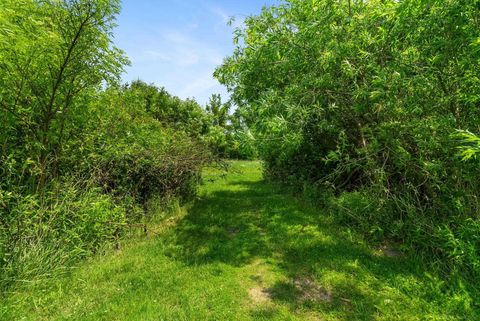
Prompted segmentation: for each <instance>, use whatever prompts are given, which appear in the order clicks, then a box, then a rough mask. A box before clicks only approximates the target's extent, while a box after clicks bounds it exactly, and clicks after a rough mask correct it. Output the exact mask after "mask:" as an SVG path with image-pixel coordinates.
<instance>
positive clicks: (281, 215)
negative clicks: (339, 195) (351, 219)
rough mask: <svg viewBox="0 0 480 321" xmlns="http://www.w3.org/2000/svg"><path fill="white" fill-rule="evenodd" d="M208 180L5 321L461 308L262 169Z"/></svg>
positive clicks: (26, 295) (441, 314) (341, 316)
mask: <svg viewBox="0 0 480 321" xmlns="http://www.w3.org/2000/svg"><path fill="white" fill-rule="evenodd" d="M205 181H206V184H205V185H203V186H202V188H201V191H200V196H199V199H198V200H197V201H196V202H195V203H194V204H193V205H192V206H191V207H190V208H189V209H188V210H186V211H185V212H184V213H183V214H182V215H179V216H178V217H175V218H172V219H170V220H169V221H168V222H166V223H165V224H164V225H162V226H161V227H159V228H158V234H154V235H153V234H152V235H150V236H149V237H144V238H142V239H140V240H136V241H134V242H133V244H130V245H127V246H124V247H123V248H122V250H120V251H117V252H115V253H112V254H110V255H106V256H102V257H97V258H95V259H94V260H91V261H90V262H86V263H85V264H83V265H82V266H80V267H79V268H78V269H76V270H74V272H72V273H71V275H69V276H67V277H64V278H63V279H60V280H54V281H50V282H48V284H45V283H42V284H40V285H32V286H31V288H30V289H27V290H25V291H23V292H20V293H17V294H15V295H14V296H12V297H11V298H10V299H9V300H8V302H4V306H3V310H2V312H3V315H4V318H3V320H92V321H93V320H95V321H97V320H108V321H111V320H152V321H153V320H157V321H158V320H168V321H170V320H185V321H191V320H451V319H460V318H461V317H460V315H461V313H462V311H461V309H460V308H459V307H458V306H460V305H461V302H455V300H454V298H453V299H449V298H447V297H444V296H442V294H441V293H440V291H439V290H436V289H435V288H434V286H431V284H432V282H431V280H429V279H428V278H426V277H424V276H423V275H425V274H424V272H422V271H418V270H419V268H414V267H418V266H419V265H418V264H415V262H412V261H410V260H408V259H405V258H401V257H388V256H385V255H383V254H382V253H381V252H380V251H375V250H372V249H370V248H368V247H367V246H366V245H365V244H363V243H362V242H361V241H360V239H359V238H357V237H356V236H355V235H353V234H351V233H348V232H346V231H344V230H343V229H341V228H340V227H338V226H336V225H334V224H333V223H331V222H330V221H329V219H328V216H327V215H323V214H324V213H322V212H321V210H316V209H313V208H310V207H308V206H307V205H305V204H303V203H302V202H301V201H300V200H296V199H295V198H293V197H292V196H289V195H288V194H285V193H282V192H281V190H280V189H279V188H278V187H276V186H274V185H270V184H268V183H266V182H264V181H262V180H261V168H260V164H259V163H256V162H235V163H233V168H232V170H231V171H230V172H229V173H228V175H222V174H221V173H220V172H219V171H216V170H209V171H207V173H206V174H205ZM447 302H448V303H447ZM455 311H458V312H457V313H458V315H455ZM0 319H1V318H0Z"/></svg>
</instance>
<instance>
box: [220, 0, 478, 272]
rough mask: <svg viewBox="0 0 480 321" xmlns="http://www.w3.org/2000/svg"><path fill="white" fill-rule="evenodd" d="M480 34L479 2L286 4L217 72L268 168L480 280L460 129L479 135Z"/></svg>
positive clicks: (258, 24) (261, 20) (379, 232)
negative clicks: (461, 149)
mask: <svg viewBox="0 0 480 321" xmlns="http://www.w3.org/2000/svg"><path fill="white" fill-rule="evenodd" d="M479 30H480V1H478V0H402V1H395V0H369V1H362V0H356V1H355V0H312V1H300V0H288V1H285V2H284V3H283V4H281V5H278V6H276V7H269V8H265V9H264V10H263V11H262V13H261V14H259V15H257V16H252V17H249V18H247V19H246V21H245V28H243V29H238V30H237V31H236V35H235V43H236V44H237V46H236V50H235V52H234V54H233V55H232V56H230V57H229V58H227V59H226V60H225V62H224V64H223V65H222V66H221V67H219V68H218V69H217V71H216V76H217V78H218V79H219V80H220V81H221V82H222V83H223V84H225V85H227V86H228V87H229V90H230V91H231V92H232V94H233V99H234V102H235V103H236V104H237V105H238V106H239V109H240V110H241V111H242V113H243V114H244V115H245V120H246V122H247V124H248V125H249V127H250V128H251V130H252V131H253V132H254V135H255V137H256V141H257V142H258V148H259V153H260V157H261V158H262V159H263V160H264V161H265V164H266V174H267V176H269V177H271V178H274V179H277V180H280V181H283V182H285V183H288V184H292V185H294V186H298V187H300V188H303V189H304V190H305V191H306V192H308V193H309V194H310V195H311V196H312V197H314V198H316V199H317V200H318V201H321V202H323V203H324V205H328V206H330V207H331V209H332V213H334V215H336V217H337V218H338V219H339V220H340V221H342V222H344V223H346V224H349V225H351V226H355V227H357V228H359V229H360V230H362V231H364V232H365V233H366V234H367V235H368V236H370V237H371V238H373V239H376V240H384V239H389V240H390V241H392V240H394V241H397V242H398V243H400V244H402V246H403V247H404V248H405V249H414V250H416V251H417V253H423V254H426V255H428V256H429V257H430V258H432V257H433V258H435V260H434V262H436V263H437V264H438V266H439V267H440V268H442V269H444V270H445V271H450V272H451V271H453V272H461V274H462V275H463V276H466V277H467V278H468V279H469V280H477V281H478V280H479V277H480V259H479V258H480V217H479V215H480V214H479V213H480V212H479V205H480V204H479V196H480V194H479V191H480V186H479V180H478V175H479V168H480V167H479V165H478V163H476V162H464V161H463V160H462V159H461V157H459V155H458V149H457V147H456V146H457V145H458V144H459V142H458V140H457V139H456V138H455V136H457V135H456V131H457V130H458V129H464V130H469V131H471V132H478V131H479V120H480V112H479V107H480V38H479V37H480V34H479ZM452 135H453V136H452ZM325 195H331V196H330V197H325Z"/></svg>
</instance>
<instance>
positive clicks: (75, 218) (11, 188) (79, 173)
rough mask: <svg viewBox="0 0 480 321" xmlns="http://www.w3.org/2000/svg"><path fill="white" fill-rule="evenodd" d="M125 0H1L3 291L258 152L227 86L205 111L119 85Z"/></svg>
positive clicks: (108, 238)
mask: <svg viewBox="0 0 480 321" xmlns="http://www.w3.org/2000/svg"><path fill="white" fill-rule="evenodd" d="M119 2H120V1H118V0H62V1H56V0H55V1H54V0H52V1H50V0H45V1H36V0H21V1H18V0H2V1H1V2H0V290H5V289H7V287H9V286H11V285H12V284H13V283H15V282H25V281H30V280H33V279H35V278H37V277H42V276H46V275H52V273H53V272H54V271H58V270H61V269H64V268H65V267H66V266H68V265H70V264H71V263H72V262H75V261H77V260H79V259H81V258H83V257H86V256H88V255H90V254H92V253H95V252H97V251H99V250H101V249H102V247H104V246H105V245H108V244H115V243H117V242H118V240H119V239H120V238H121V237H122V235H124V234H125V233H126V232H127V231H128V230H129V229H130V228H131V227H132V226H134V227H135V226H139V223H142V224H143V223H145V222H146V221H147V220H148V219H149V215H151V213H152V212H153V210H150V208H157V207H158V206H159V205H158V204H165V203H167V200H168V199H171V198H174V199H179V198H180V199H188V198H189V197H191V196H192V195H193V194H194V192H195V189H196V185H197V183H198V180H199V175H200V170H201V168H202V167H203V166H204V165H206V164H208V163H209V162H211V161H212V160H214V159H218V158H219V157H229V156H230V155H232V156H237V157H251V156H253V154H251V153H250V154H249V153H248V152H247V153H243V152H242V151H241V150H243V149H242V147H240V148H238V146H244V145H245V144H243V145H241V144H239V143H238V142H241V141H242V137H249V135H247V134H246V133H247V131H246V130H245V129H244V125H243V121H241V118H239V117H233V116H230V115H229V114H228V107H226V106H228V105H227V104H223V103H222V102H221V100H220V99H219V97H218V96H215V97H214V98H212V101H211V103H210V104H209V105H208V106H209V111H207V110H205V109H203V108H201V106H200V105H199V104H198V103H196V102H195V101H194V100H181V99H179V98H177V97H175V96H172V95H170V94H169V93H167V92H166V91H165V90H164V89H162V88H157V87H155V86H153V85H147V84H145V83H143V82H141V81H137V82H133V83H131V84H128V85H120V84H119V77H120V74H121V72H122V71H123V67H124V66H125V64H127V63H128V60H127V58H126V57H125V55H124V54H123V52H122V51H121V50H119V49H118V48H115V47H114V46H113V44H112V37H111V34H112V28H113V27H114V22H115V16H116V15H117V14H118V12H119V10H120V3H119ZM230 119H231V120H230ZM235 120H238V121H237V123H238V126H235V125H234V124H235ZM244 133H245V134H244ZM237 143H238V144H237ZM247 143H248V140H247ZM235 146H237V147H235ZM235 153H236V155H235Z"/></svg>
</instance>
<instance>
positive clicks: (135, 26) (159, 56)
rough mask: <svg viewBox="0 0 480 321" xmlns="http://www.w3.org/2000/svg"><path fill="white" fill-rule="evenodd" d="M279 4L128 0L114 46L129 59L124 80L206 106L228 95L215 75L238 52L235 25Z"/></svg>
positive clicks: (251, 0) (263, 0)
mask: <svg viewBox="0 0 480 321" xmlns="http://www.w3.org/2000/svg"><path fill="white" fill-rule="evenodd" d="M278 2H279V1H278V0H183V1H181V0H123V5H122V13H121V14H120V16H119V17H118V21H117V23H118V27H117V28H116V30H115V43H116V45H117V46H118V47H119V48H121V49H123V50H124V51H125V52H126V53H127V55H128V57H129V58H130V61H131V62H132V65H131V67H128V68H127V72H126V74H125V75H124V76H123V79H124V80H125V81H131V80H135V79H142V80H144V81H146V82H148V83H154V84H155V85H157V86H163V87H165V88H166V89H167V90H168V91H169V92H170V93H172V94H174V95H176V96H179V97H181V98H188V97H190V98H195V99H197V101H198V102H199V103H201V104H205V103H206V102H207V101H208V98H209V97H210V96H211V94H213V93H220V94H222V96H223V97H224V98H225V99H226V98H227V97H228V95H227V92H226V90H225V88H223V86H221V85H220V84H219V83H218V82H217V81H216V80H214V78H213V76H212V74H213V71H214V70H215V67H216V66H218V65H219V64H221V63H222V60H223V58H224V57H226V56H228V55H230V54H231V53H232V51H233V44H232V31H233V27H229V26H227V21H228V20H229V19H230V17H235V18H236V19H235V23H234V25H239V24H241V23H242V21H243V19H244V18H245V17H246V16H249V15H252V14H256V13H258V12H260V10H261V8H262V7H263V6H264V5H272V4H276V3H278Z"/></svg>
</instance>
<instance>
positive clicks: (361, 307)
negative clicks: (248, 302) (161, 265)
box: [167, 180, 414, 320]
mask: <svg viewBox="0 0 480 321" xmlns="http://www.w3.org/2000/svg"><path fill="white" fill-rule="evenodd" d="M230 186H231V187H232V190H228V186H227V188H225V189H224V190H217V191H213V192H211V193H210V194H207V195H206V196H204V198H203V199H200V200H198V201H197V202H196V203H195V204H194V206H193V207H192V208H191V210H190V211H189V213H188V214H187V215H186V216H185V218H184V219H183V220H181V221H180V222H179V223H178V225H177V226H176V227H175V228H174V229H173V230H172V231H171V234H170V236H169V237H170V238H171V239H170V242H169V243H170V244H172V247H171V248H170V249H169V250H168V251H167V252H168V253H167V255H170V256H172V257H174V258H175V259H177V260H181V261H183V262H184V263H185V264H187V265H200V264H208V263H212V262H222V263H225V264H229V265H232V266H244V265H247V264H249V263H252V262H253V261H254V260H255V259H258V258H263V259H265V260H272V261H274V262H276V264H278V265H279V266H280V268H281V271H282V273H283V274H284V275H285V276H286V279H287V280H290V281H278V282H277V283H276V284H274V285H273V286H272V287H271V288H269V289H267V290H268V291H269V293H270V297H271V299H272V300H273V301H276V302H281V303H283V304H285V305H287V306H288V307H289V308H290V309H291V310H292V311H296V310H298V309H301V310H307V311H310V310H311V311H316V310H319V311H320V310H321V311H323V312H325V311H326V312H331V313H335V314H336V315H338V316H340V317H342V318H345V319H352V318H356V319H358V317H359V316H360V315H361V317H360V319H365V320H369V319H372V318H373V315H374V314H375V313H376V307H375V305H376V303H377V302H376V301H375V300H376V298H375V296H372V295H371V294H370V293H366V292H365V290H364V288H363V287H365V284H368V287H369V289H370V290H372V291H374V292H375V291H376V290H378V291H380V289H375V287H380V284H382V283H390V282H389V281H390V280H393V279H394V278H395V277H396V276H397V275H400V274H403V275H407V274H412V273H414V272H413V271H409V270H408V268H407V264H403V263H402V262H401V260H402V259H401V258H388V257H382V256H376V255H373V253H372V251H371V250H369V249H368V248H367V247H366V246H364V245H362V244H361V243H358V242H354V241H352V240H349V238H348V237H346V236H345V235H344V233H342V232H341V231H340V230H339V229H338V227H337V226H335V225H332V224H331V223H329V220H328V219H327V218H326V217H325V216H323V215H322V213H321V212H319V211H317V210H315V209H313V208H310V207H308V206H304V205H302V204H301V203H300V202H299V201H297V200H295V199H294V198H293V197H291V196H289V195H286V194H282V193H280V192H279V190H278V187H276V186H274V185H270V184H268V183H265V182H257V181H247V180H245V181H236V182H231V183H230ZM359 266H361V268H359ZM323 276H329V278H330V288H329V289H322V288H314V289H313V290H311V291H312V292H314V293H317V295H316V296H317V297H315V295H310V296H309V295H308V294H307V295H306V294H305V293H303V292H304V291H305V289H304V288H303V287H302V285H301V284H300V285H299V282H300V283H302V282H304V283H305V281H302V280H310V279H321V278H322V277H323ZM332 278H333V281H332ZM372 280H374V281H372ZM361 283H363V287H362V286H361ZM332 284H333V288H332ZM322 291H323V292H322ZM352 302H353V304H352ZM256 313H258V314H259V315H262V316H263V317H267V318H268V315H271V314H275V311H274V310H271V309H266V310H265V309H264V310H261V311H260V310H259V311H257V312H256Z"/></svg>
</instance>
